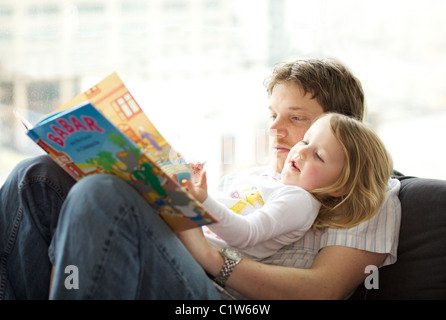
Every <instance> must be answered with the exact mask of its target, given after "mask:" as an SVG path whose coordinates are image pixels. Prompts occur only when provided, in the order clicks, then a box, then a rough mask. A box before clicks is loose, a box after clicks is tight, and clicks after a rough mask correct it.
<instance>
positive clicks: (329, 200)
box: [311, 113, 393, 229]
mask: <svg viewBox="0 0 446 320" xmlns="http://www.w3.org/2000/svg"><path fill="white" fill-rule="evenodd" d="M326 116H329V117H330V129H331V131H332V133H333V134H334V136H335V137H336V139H337V140H338V141H339V142H340V144H341V146H342V148H343V150H344V154H345V165H344V167H343V169H342V172H341V174H340V176H339V178H338V180H337V181H335V183H333V184H332V185H331V186H328V187H326V188H319V189H315V190H312V191H311V193H312V194H313V196H314V197H315V198H316V199H318V200H319V201H320V202H321V204H322V206H321V209H320V211H319V215H318V216H317V218H316V220H315V222H314V224H313V229H322V228H325V227H332V228H351V227H353V226H356V225H358V224H359V223H361V222H363V221H365V220H368V219H370V218H371V217H373V216H374V215H375V213H376V212H377V211H378V209H379V207H380V206H381V204H382V203H383V201H384V198H385V194H386V189H387V184H388V181H389V179H390V177H391V175H392V172H393V161H392V158H391V156H390V154H389V152H388V151H387V149H386V147H385V145H384V144H383V142H382V141H381V139H380V138H379V136H378V135H377V134H376V132H375V131H373V130H372V129H371V128H370V126H369V125H368V124H366V123H363V122H361V121H358V120H356V119H353V118H352V117H348V116H345V115H342V114H337V113H326V114H323V115H322V116H321V117H326ZM342 188H345V189H346V190H345V194H344V195H342V196H341V197H333V196H330V195H328V194H333V193H334V192H335V191H337V190H340V189H342Z"/></svg>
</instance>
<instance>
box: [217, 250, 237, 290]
mask: <svg viewBox="0 0 446 320" xmlns="http://www.w3.org/2000/svg"><path fill="white" fill-rule="evenodd" d="M223 258H224V259H225V262H224V263H223V267H222V268H221V270H220V272H219V273H218V274H217V276H216V277H215V279H214V281H215V282H217V283H218V284H219V285H220V286H222V287H224V285H225V282H226V280H228V278H229V276H230V275H231V273H232V270H233V269H234V267H235V266H236V265H237V264H238V263H239V261H236V260H232V259H228V258H226V257H223Z"/></svg>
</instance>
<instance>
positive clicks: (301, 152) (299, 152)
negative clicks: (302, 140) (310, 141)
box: [297, 146, 308, 160]
mask: <svg viewBox="0 0 446 320" xmlns="http://www.w3.org/2000/svg"><path fill="white" fill-rule="evenodd" d="M307 150H308V147H307V146H302V147H301V148H299V149H298V150H297V155H298V157H299V159H301V160H305V159H306V158H307Z"/></svg>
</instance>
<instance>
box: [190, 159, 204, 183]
mask: <svg viewBox="0 0 446 320" xmlns="http://www.w3.org/2000/svg"><path fill="white" fill-rule="evenodd" d="M205 163H206V161H205V162H203V163H201V162H199V161H192V162H189V163H188V165H189V167H190V168H191V169H192V177H193V181H194V183H196V182H198V181H199V180H200V174H201V172H202V171H203V168H204V164H205Z"/></svg>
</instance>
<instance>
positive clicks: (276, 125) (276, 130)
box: [268, 117, 287, 138]
mask: <svg viewBox="0 0 446 320" xmlns="http://www.w3.org/2000/svg"><path fill="white" fill-rule="evenodd" d="M268 134H269V135H270V136H271V137H277V138H284V137H286V135H287V131H286V129H285V126H284V125H283V124H282V120H281V118H280V117H277V118H276V119H274V121H273V122H272V123H271V125H270V126H269V128H268Z"/></svg>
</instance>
